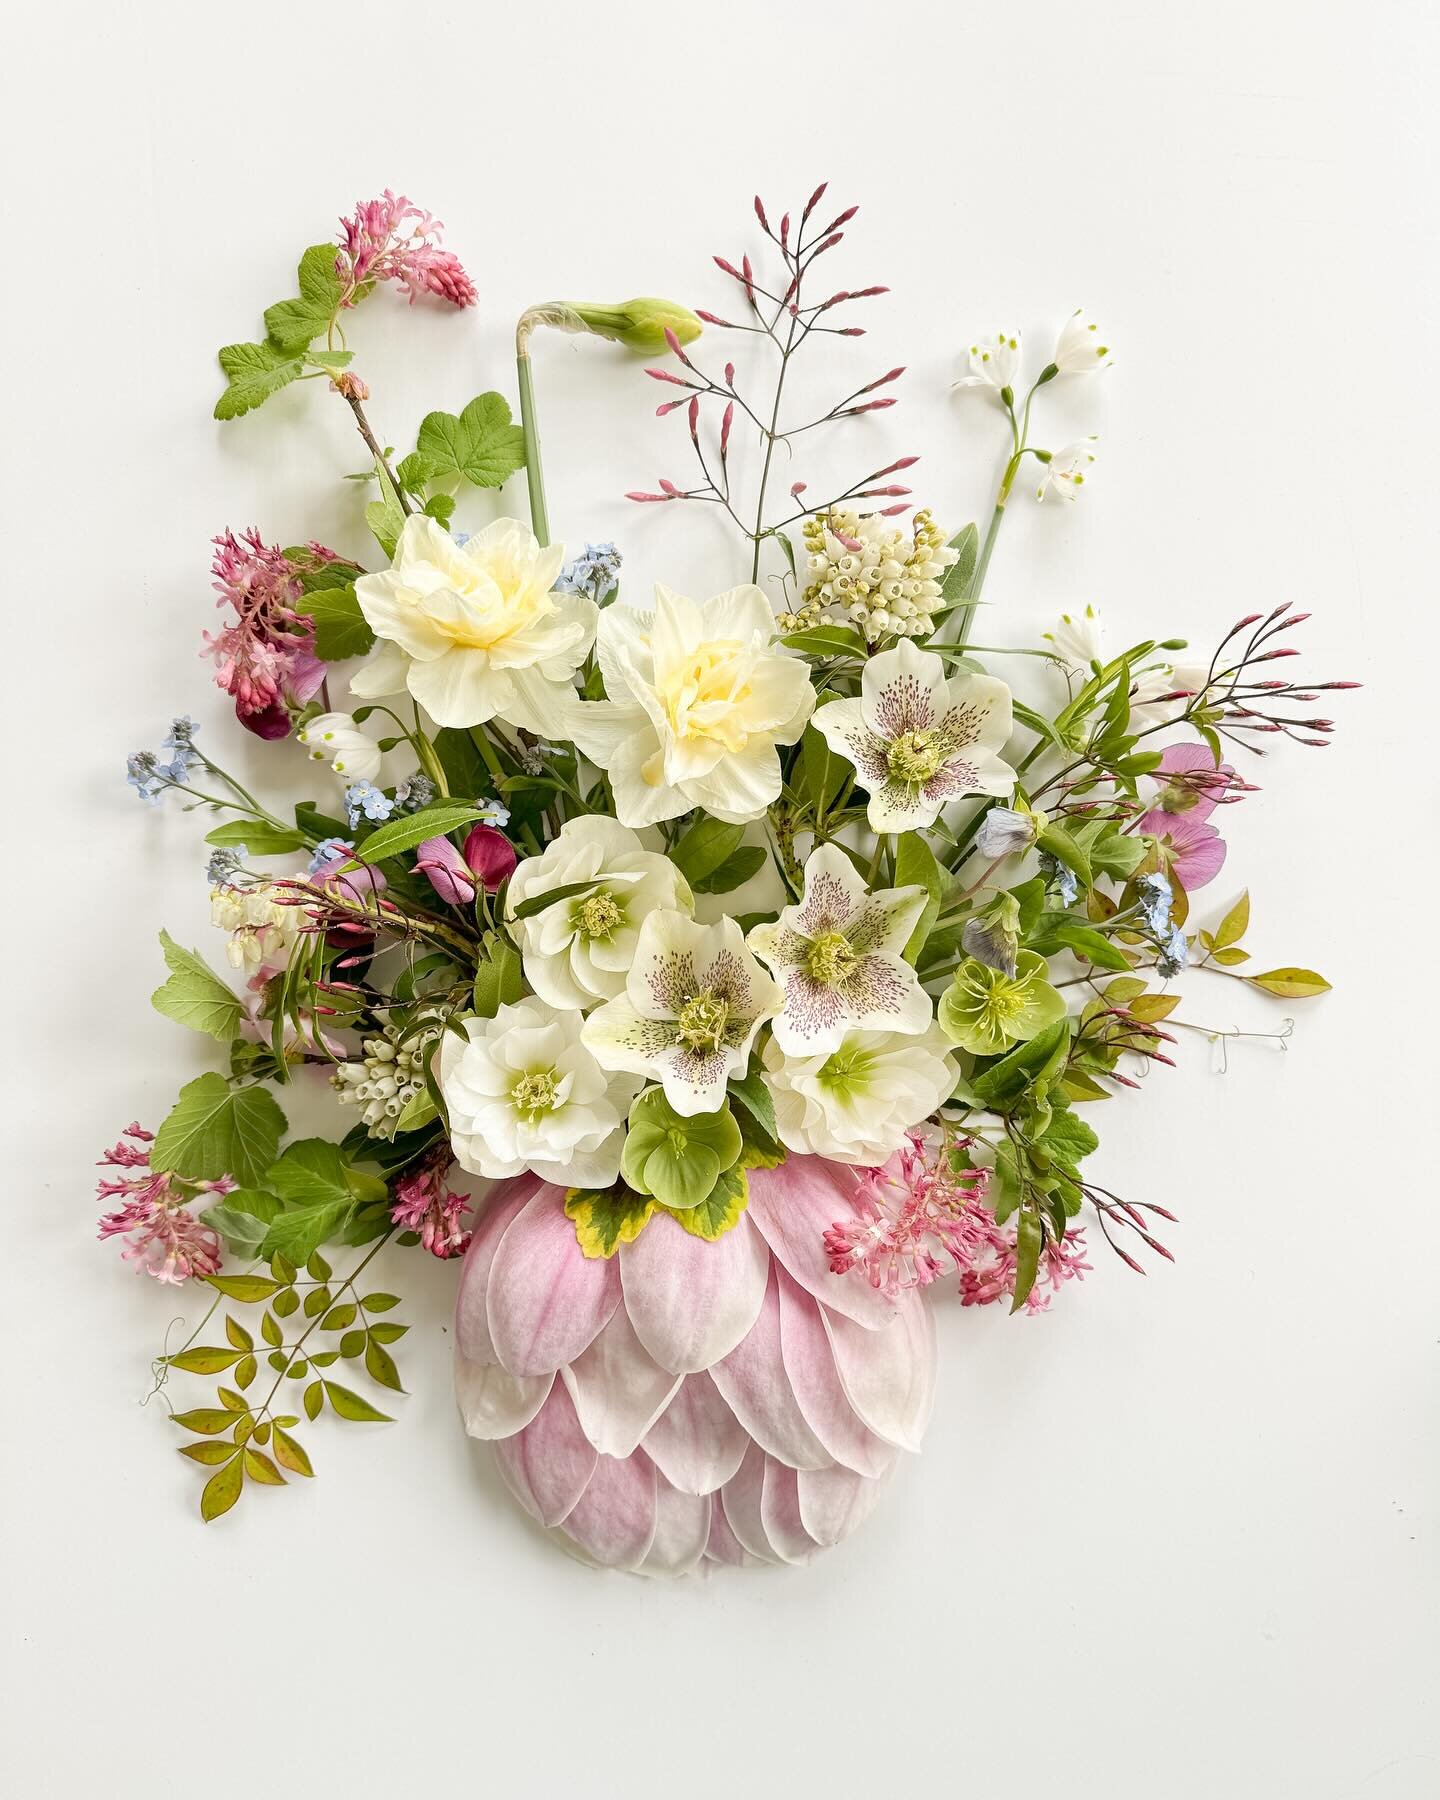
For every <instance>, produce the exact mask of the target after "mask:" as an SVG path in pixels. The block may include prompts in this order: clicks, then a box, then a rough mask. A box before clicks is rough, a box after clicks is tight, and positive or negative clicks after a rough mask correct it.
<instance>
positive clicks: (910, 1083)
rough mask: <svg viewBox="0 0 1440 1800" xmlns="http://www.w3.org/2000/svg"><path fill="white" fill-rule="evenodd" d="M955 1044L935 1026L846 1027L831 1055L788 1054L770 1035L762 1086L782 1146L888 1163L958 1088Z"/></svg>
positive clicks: (835, 1157)
mask: <svg viewBox="0 0 1440 1800" xmlns="http://www.w3.org/2000/svg"><path fill="white" fill-rule="evenodd" d="M953 1051H954V1045H953V1044H951V1043H950V1041H949V1040H948V1039H947V1038H946V1036H945V1034H944V1032H943V1031H941V1029H940V1027H939V1026H938V1025H930V1026H929V1027H927V1029H926V1030H925V1032H924V1033H923V1035H921V1036H919V1037H904V1036H901V1035H900V1034H898V1033H896V1032H891V1031H852V1032H848V1033H847V1034H846V1036H845V1038H844V1040H843V1041H842V1043H841V1044H840V1047H839V1048H838V1049H837V1050H832V1051H831V1052H830V1053H829V1054H828V1055H823V1054H822V1055H816V1056H806V1057H793V1056H786V1055H785V1054H784V1052H783V1051H782V1050H781V1048H780V1046H779V1044H778V1043H776V1042H775V1040H774V1039H773V1038H772V1039H771V1041H770V1042H769V1043H768V1044H766V1046H765V1052H764V1057H763V1061H764V1065H765V1077H764V1078H765V1085H766V1087H768V1088H769V1090H770V1097H771V1099H772V1100H773V1101H774V1102H775V1126H776V1129H777V1130H778V1132H779V1134H780V1141H781V1143H782V1144H784V1145H785V1147H786V1149H787V1150H794V1151H796V1152H797V1153H798V1154H800V1155H802V1156H807V1155H808V1156H828V1157H830V1158H831V1159H832V1160H833V1161H835V1162H844V1163H858V1164H860V1165H861V1166H863V1167H867V1168H868V1167H873V1166H877V1165H879V1164H881V1163H883V1162H885V1161H887V1160H888V1159H889V1158H890V1157H891V1156H893V1155H894V1154H895V1152H896V1151H897V1150H898V1149H899V1148H900V1147H901V1145H902V1144H903V1143H904V1141H905V1135H906V1133H907V1132H908V1131H909V1130H910V1128H911V1127H912V1126H913V1125H914V1124H915V1123H916V1122H917V1120H920V1119H925V1118H928V1117H929V1116H930V1114H931V1113H933V1112H934V1111H935V1109H936V1107H937V1106H940V1105H942V1104H943V1103H944V1101H945V1100H947V1099H948V1098H949V1096H950V1093H951V1091H952V1089H953V1088H954V1086H955V1077H956V1065H955V1063H954V1062H953V1061H952V1060H951V1058H952V1054H953Z"/></svg>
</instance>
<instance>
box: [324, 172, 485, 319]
mask: <svg viewBox="0 0 1440 1800" xmlns="http://www.w3.org/2000/svg"><path fill="white" fill-rule="evenodd" d="M443 230H444V227H443V225H442V224H441V223H440V221H439V219H436V218H433V217H432V216H431V215H430V214H429V213H427V212H425V211H423V210H422V209H421V208H420V207H418V206H415V205H413V204H412V203H411V201H409V200H408V199H407V198H406V197H405V195H404V194H399V195H397V194H392V193H391V191H390V189H389V188H386V190H385V192H384V193H383V194H382V195H381V196H380V198H379V199H378V200H362V201H359V202H358V203H357V204H356V207H355V212H354V215H353V216H352V217H351V218H348V219H342V220H341V221H340V254H339V255H338V256H337V257H336V258H335V273H336V274H337V275H338V276H339V277H340V279H341V280H342V281H343V282H344V283H345V284H346V287H347V289H348V290H349V292H348V293H347V295H346V298H345V302H344V304H345V305H346V306H353V305H354V304H355V301H354V298H353V295H354V292H355V289H356V288H358V287H360V286H361V285H362V283H364V282H367V281H394V282H396V283H398V285H399V286H400V288H401V289H402V290H403V291H404V292H405V293H406V294H408V295H409V297H410V304H411V305H412V306H413V305H414V304H415V301H416V300H417V299H418V298H419V297H420V295H421V294H438V295H439V297H440V298H441V299H442V300H448V301H449V302H450V303H451V305H452V306H473V305H474V304H475V301H476V299H477V298H478V296H477V294H476V292H475V285H474V283H473V282H472V281H471V279H470V277H469V276H468V275H467V274H466V273H465V271H464V269H463V268H462V267H461V266H460V259H459V258H458V257H457V256H456V255H455V254H454V252H453V251H450V250H442V249H441V248H440V243H439V237H440V233H441V231H443Z"/></svg>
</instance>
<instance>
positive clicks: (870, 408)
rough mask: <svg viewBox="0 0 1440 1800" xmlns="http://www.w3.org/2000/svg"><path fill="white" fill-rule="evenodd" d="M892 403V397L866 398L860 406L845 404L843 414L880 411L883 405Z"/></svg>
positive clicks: (891, 404)
mask: <svg viewBox="0 0 1440 1800" xmlns="http://www.w3.org/2000/svg"><path fill="white" fill-rule="evenodd" d="M894 404H895V401H894V399H893V398H891V399H888V400H867V401H865V402H864V404H863V405H861V406H847V407H846V408H845V415H846V417H853V416H854V415H855V414H856V413H867V412H881V411H883V409H884V408H885V407H887V406H893V405H894Z"/></svg>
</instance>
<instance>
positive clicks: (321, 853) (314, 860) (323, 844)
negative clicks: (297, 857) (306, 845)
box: [306, 837, 355, 875]
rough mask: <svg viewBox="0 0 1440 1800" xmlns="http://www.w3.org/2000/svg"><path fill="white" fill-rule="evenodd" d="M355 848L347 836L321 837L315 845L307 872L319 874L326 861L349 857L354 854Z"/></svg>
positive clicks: (308, 873)
mask: <svg viewBox="0 0 1440 1800" xmlns="http://www.w3.org/2000/svg"><path fill="white" fill-rule="evenodd" d="M354 850H355V846H354V845H353V844H352V843H350V842H348V841H347V840H346V839H345V838H339V837H328V838H321V840H320V842H319V843H318V844H317V845H316V846H315V852H314V855H312V856H311V858H310V866H309V868H308V869H307V870H306V874H307V875H318V874H319V873H320V871H321V869H323V868H324V867H325V865H326V863H332V862H334V861H335V860H336V859H337V858H348V857H350V856H352V855H353V854H354Z"/></svg>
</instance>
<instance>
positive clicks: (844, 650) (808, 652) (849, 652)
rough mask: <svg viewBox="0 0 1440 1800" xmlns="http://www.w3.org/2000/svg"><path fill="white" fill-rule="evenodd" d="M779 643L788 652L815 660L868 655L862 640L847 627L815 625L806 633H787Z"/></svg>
mask: <svg viewBox="0 0 1440 1800" xmlns="http://www.w3.org/2000/svg"><path fill="white" fill-rule="evenodd" d="M780 641H781V643H782V644H784V645H785V647H786V649H788V650H798V651H799V652H800V653H801V655H802V656H813V657H816V658H817V659H824V658H828V657H834V656H854V657H861V658H863V657H865V656H867V655H868V654H869V651H868V647H867V645H866V643H865V640H864V638H862V637H861V635H860V633H859V632H858V631H855V630H854V629H853V628H852V627H851V626H849V625H816V626H813V627H812V628H811V629H810V630H808V631H791V632H787V634H786V635H785V636H784V637H783V638H781V640H780Z"/></svg>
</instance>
